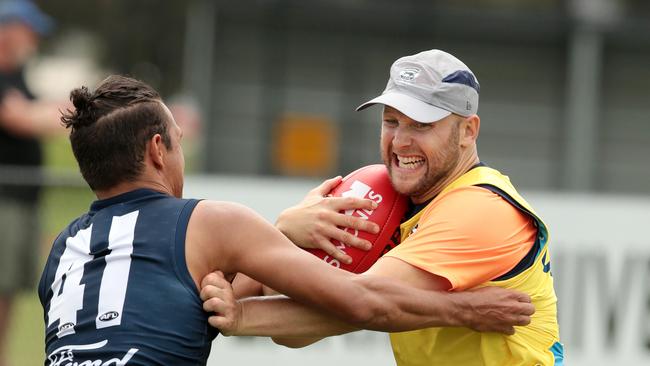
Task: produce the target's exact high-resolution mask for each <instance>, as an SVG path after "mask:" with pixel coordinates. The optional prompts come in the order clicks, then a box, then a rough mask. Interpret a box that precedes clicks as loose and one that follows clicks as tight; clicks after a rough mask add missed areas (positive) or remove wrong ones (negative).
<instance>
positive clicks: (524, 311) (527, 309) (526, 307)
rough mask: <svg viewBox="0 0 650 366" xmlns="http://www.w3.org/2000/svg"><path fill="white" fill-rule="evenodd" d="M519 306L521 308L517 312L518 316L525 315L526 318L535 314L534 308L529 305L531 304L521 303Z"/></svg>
mask: <svg viewBox="0 0 650 366" xmlns="http://www.w3.org/2000/svg"><path fill="white" fill-rule="evenodd" d="M519 305H520V307H521V311H520V312H519V314H521V315H527V316H531V315H533V314H535V306H534V305H533V304H531V303H523V304H519Z"/></svg>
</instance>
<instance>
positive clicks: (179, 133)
mask: <svg viewBox="0 0 650 366" xmlns="http://www.w3.org/2000/svg"><path fill="white" fill-rule="evenodd" d="M162 106H163V109H164V110H165V112H166V114H167V117H168V120H167V121H169V123H168V127H167V129H168V131H167V132H168V133H169V138H170V139H171V143H172V147H171V149H169V150H167V155H166V160H167V164H166V166H167V169H168V170H167V179H168V180H169V183H170V185H171V189H172V193H173V195H174V196H175V197H178V198H181V197H182V196H183V180H184V174H185V156H184V155H183V148H182V146H181V138H182V137H183V130H181V128H180V127H179V126H178V124H176V120H174V116H173V115H172V113H171V112H170V111H169V108H167V106H166V105H165V104H162Z"/></svg>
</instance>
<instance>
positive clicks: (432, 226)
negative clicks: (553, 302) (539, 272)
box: [386, 186, 537, 290]
mask: <svg viewBox="0 0 650 366" xmlns="http://www.w3.org/2000/svg"><path fill="white" fill-rule="evenodd" d="M424 210H425V211H424V212H423V213H422V216H421V218H420V221H419V223H418V227H417V231H416V232H415V233H414V234H412V235H411V236H409V237H408V238H407V239H406V240H405V241H404V242H402V243H401V244H400V245H398V246H397V247H395V248H394V249H393V250H391V251H390V252H388V253H387V254H386V256H391V257H395V258H398V259H400V260H402V261H405V262H407V263H409V264H411V265H413V266H415V267H417V268H420V269H422V270H424V271H427V272H430V273H433V274H435V275H438V276H441V277H445V278H446V279H447V280H449V282H450V283H451V285H452V288H451V289H452V290H463V289H467V288H472V287H474V286H477V285H479V284H481V283H484V282H487V281H490V280H492V279H494V278H497V277H499V276H501V275H503V274H505V273H507V272H508V271H509V270H511V269H512V268H514V267H515V266H516V265H517V263H519V262H520V261H521V260H522V259H523V258H524V257H525V256H526V254H527V253H528V251H530V249H531V248H532V246H533V244H534V241H535V238H536V235H537V229H536V228H535V226H534V224H533V220H532V218H530V217H529V216H528V215H527V214H525V213H523V212H521V211H520V210H519V209H517V208H516V207H514V206H513V205H511V204H510V203H508V201H506V200H505V199H503V198H502V197H501V196H499V195H498V194H496V193H494V192H492V191H489V190H487V189H485V188H480V187H475V186H470V187H462V188H459V189H455V190H453V191H451V192H449V193H447V194H446V195H445V196H444V197H441V198H440V199H439V200H437V201H434V202H432V203H431V204H430V205H429V206H427V207H426V208H425V209H424Z"/></svg>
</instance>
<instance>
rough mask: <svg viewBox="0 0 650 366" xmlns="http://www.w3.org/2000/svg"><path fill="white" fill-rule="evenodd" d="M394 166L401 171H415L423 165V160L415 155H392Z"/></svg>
mask: <svg viewBox="0 0 650 366" xmlns="http://www.w3.org/2000/svg"><path fill="white" fill-rule="evenodd" d="M393 157H394V162H395V165H397V166H398V167H399V168H402V169H413V170H414V169H417V168H419V167H421V166H423V165H424V163H425V161H426V160H425V159H424V158H423V157H421V156H417V155H410V156H406V155H397V154H393Z"/></svg>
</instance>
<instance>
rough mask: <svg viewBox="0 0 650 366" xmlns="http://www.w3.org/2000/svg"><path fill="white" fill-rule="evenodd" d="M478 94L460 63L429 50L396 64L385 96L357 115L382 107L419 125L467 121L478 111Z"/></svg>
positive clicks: (475, 81)
mask: <svg viewBox="0 0 650 366" xmlns="http://www.w3.org/2000/svg"><path fill="white" fill-rule="evenodd" d="M479 90H480V86H479V83H478V80H476V76H474V73H472V70H470V69H469V68H468V67H467V66H466V65H465V64H464V63H463V62H462V61H460V60H459V59H457V58H456V57H454V56H452V55H450V54H449V53H447V52H444V51H440V50H429V51H424V52H420V53H418V54H415V55H411V56H405V57H402V58H400V59H398V60H397V61H395V62H394V63H393V65H392V66H391V67H390V78H389V79H388V84H387V85H386V89H385V90H384V92H383V93H381V95H380V96H378V97H377V98H374V99H372V100H369V101H367V102H365V103H363V104H362V105H360V106H359V107H357V111H360V110H362V109H365V108H367V107H369V106H372V105H375V104H383V105H387V106H390V107H393V108H395V109H397V110H398V111H400V112H402V113H404V114H405V115H407V116H409V117H410V118H412V119H414V120H416V121H418V122H422V123H431V122H435V121H439V120H441V119H443V118H445V117H447V116H448V115H450V114H452V113H456V114H458V115H461V116H464V117H469V116H471V115H473V114H476V112H477V111H478V94H479Z"/></svg>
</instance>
